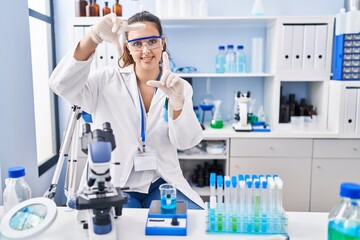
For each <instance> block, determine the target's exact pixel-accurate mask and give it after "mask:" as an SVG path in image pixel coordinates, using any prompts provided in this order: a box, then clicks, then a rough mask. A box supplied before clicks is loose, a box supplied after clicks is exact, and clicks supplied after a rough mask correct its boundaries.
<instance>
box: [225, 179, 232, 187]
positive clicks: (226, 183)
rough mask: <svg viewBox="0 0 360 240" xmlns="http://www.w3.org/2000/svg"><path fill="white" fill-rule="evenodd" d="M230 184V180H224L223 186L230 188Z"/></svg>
mask: <svg viewBox="0 0 360 240" xmlns="http://www.w3.org/2000/svg"><path fill="white" fill-rule="evenodd" d="M230 184H231V182H230V180H226V181H225V187H226V188H230Z"/></svg>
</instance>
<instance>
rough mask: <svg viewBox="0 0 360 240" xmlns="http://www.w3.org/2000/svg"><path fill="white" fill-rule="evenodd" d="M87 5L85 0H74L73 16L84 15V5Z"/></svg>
mask: <svg viewBox="0 0 360 240" xmlns="http://www.w3.org/2000/svg"><path fill="white" fill-rule="evenodd" d="M87 5H88V3H87V1H86V0H76V2H75V11H76V12H75V16H76V17H86V6H87Z"/></svg>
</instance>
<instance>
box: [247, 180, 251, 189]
mask: <svg viewBox="0 0 360 240" xmlns="http://www.w3.org/2000/svg"><path fill="white" fill-rule="evenodd" d="M246 185H247V187H248V188H252V181H251V180H249V181H246Z"/></svg>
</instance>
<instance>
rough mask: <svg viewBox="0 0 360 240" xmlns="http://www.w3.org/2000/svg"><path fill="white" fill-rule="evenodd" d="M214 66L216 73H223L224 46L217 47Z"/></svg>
mask: <svg viewBox="0 0 360 240" xmlns="http://www.w3.org/2000/svg"><path fill="white" fill-rule="evenodd" d="M215 60H216V66H215V71H216V72H217V73H224V72H225V65H226V58H225V46H219V51H218V53H217V54H216V59H215Z"/></svg>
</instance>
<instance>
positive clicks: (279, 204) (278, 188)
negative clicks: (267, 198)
mask: <svg viewBox="0 0 360 240" xmlns="http://www.w3.org/2000/svg"><path fill="white" fill-rule="evenodd" d="M275 183H276V213H277V214H279V215H281V214H282V212H283V207H282V190H283V181H282V180H281V179H280V178H277V179H275Z"/></svg>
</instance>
